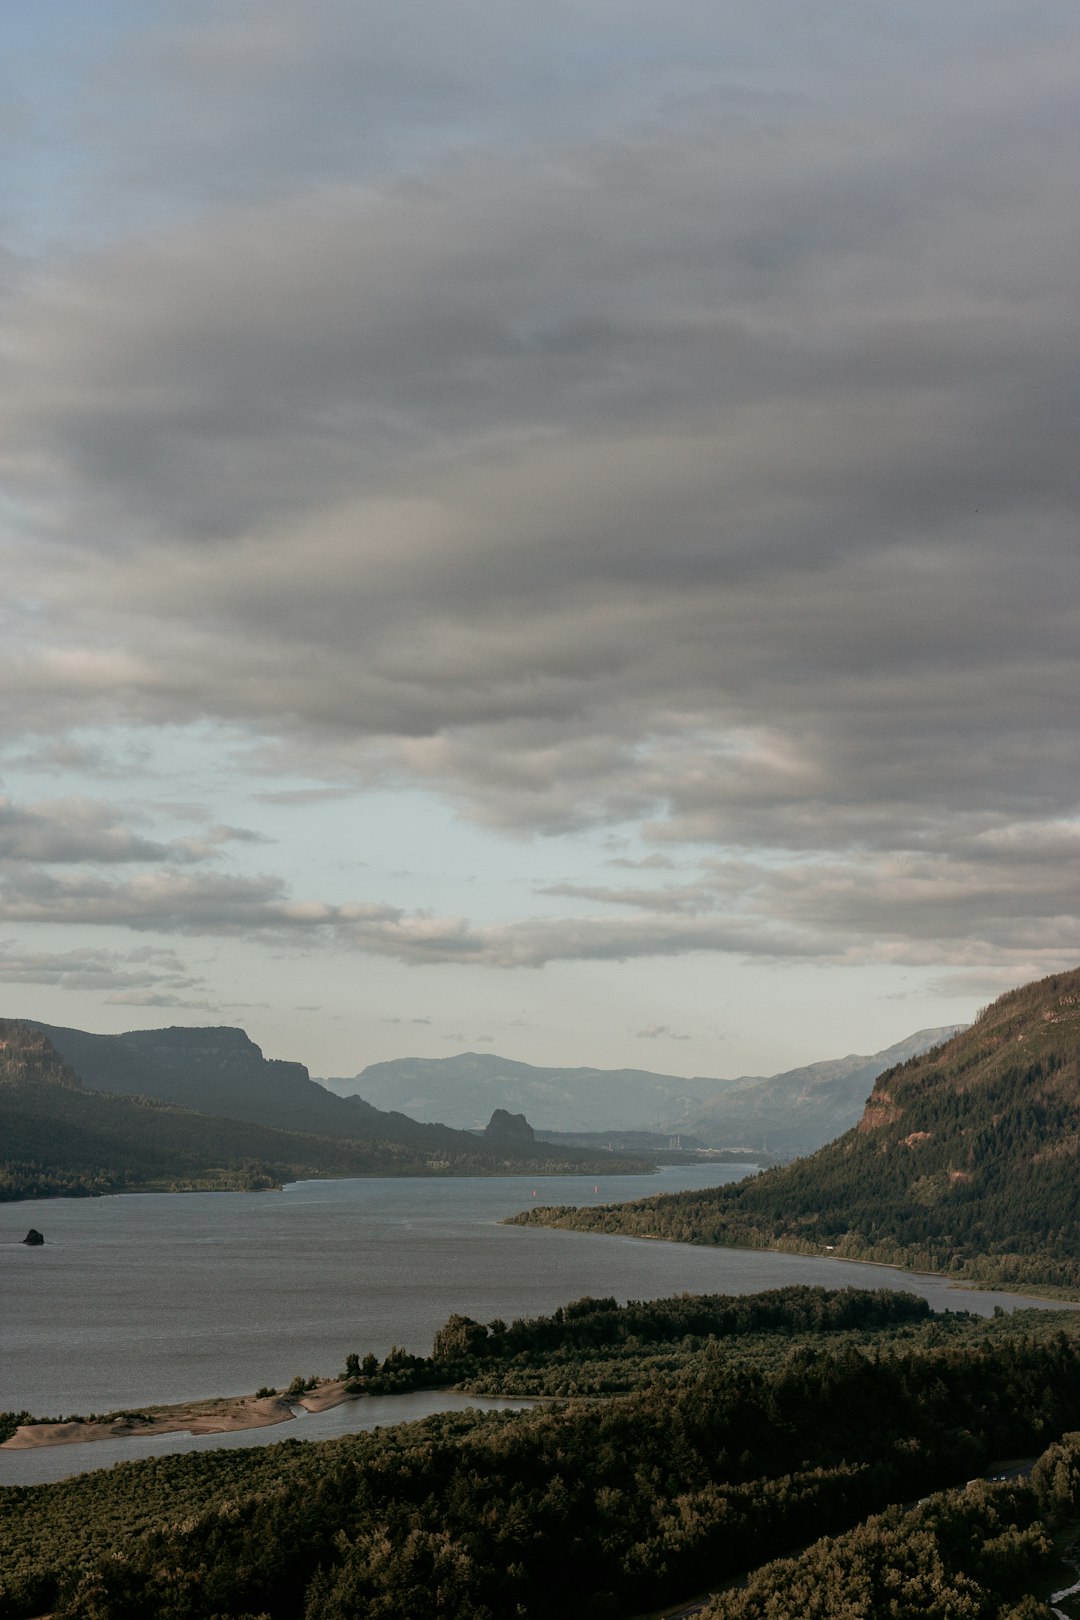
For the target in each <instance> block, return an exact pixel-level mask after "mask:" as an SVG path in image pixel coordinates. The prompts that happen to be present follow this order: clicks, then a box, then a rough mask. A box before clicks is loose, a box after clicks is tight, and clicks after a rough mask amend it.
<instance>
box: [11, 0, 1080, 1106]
mask: <svg viewBox="0 0 1080 1620" xmlns="http://www.w3.org/2000/svg"><path fill="white" fill-rule="evenodd" d="M3 30H4V34H5V40H4V50H3V52H2V53H0V140H2V150H3V153H4V159H3V162H4V174H3V184H2V185H0V479H2V490H3V494H2V497H0V550H2V563H0V566H2V579H3V586H4V588H3V591H2V594H0V693H2V699H3V730H2V734H0V742H2V753H0V980H2V984H0V989H2V1010H3V1011H4V1012H5V1013H7V1014H8V1015H17V1014H20V1013H22V1014H25V1015H32V1016H37V1017H40V1018H45V1019H48V1020H51V1021H54V1022H61V1023H73V1024H77V1025H80V1026H81V1027H84V1028H90V1029H96V1030H119V1029H126V1028H132V1027H144V1026H155V1025H161V1024H167V1023H177V1022H180V1023H202V1024H206V1023H210V1024H216V1023H238V1024H243V1025H244V1026H245V1027H246V1028H247V1029H248V1030H249V1031H250V1032H251V1034H252V1036H253V1037H254V1038H255V1039H256V1040H257V1041H259V1043H260V1044H261V1045H262V1046H263V1047H264V1049H265V1050H266V1051H267V1052H268V1054H270V1055H274V1056H282V1057H292V1058H298V1059H301V1060H302V1061H305V1062H307V1063H308V1064H309V1066H310V1067H311V1069H312V1071H313V1072H314V1073H317V1074H351V1073H354V1072H355V1071H356V1070H358V1069H359V1068H361V1067H362V1066H363V1065H364V1064H365V1063H368V1062H372V1061H375V1060H377V1059H381V1058H386V1057H393V1056H399V1055H404V1054H406V1053H415V1054H421V1055H426V1056H441V1055H448V1054H449V1053H451V1052H454V1051H457V1050H461V1049H462V1048H466V1047H468V1048H478V1049H480V1050H484V1049H485V1048H486V1049H488V1050H494V1051H500V1052H503V1053H505V1054H507V1055H510V1056H514V1057H519V1058H523V1059H525V1060H527V1061H533V1062H544V1063H567V1064H575V1063H595V1064H601V1065H610V1066H615V1065H634V1066H639V1067H646V1068H654V1069H661V1070H668V1071H674V1072H679V1073H708V1074H732V1075H734V1074H740V1073H768V1072H772V1071H775V1070H778V1069H781V1068H784V1067H787V1066H790V1065H792V1064H796V1063H799V1062H803V1061H808V1060H812V1059H815V1058H820V1057H827V1056H833V1055H837V1054H839V1053H843V1052H847V1051H852V1050H856V1051H873V1050H876V1049H878V1048H880V1047H882V1046H885V1045H887V1044H889V1043H891V1042H892V1041H895V1040H898V1039H900V1038H901V1037H902V1036H904V1035H906V1034H908V1033H910V1032H911V1031H912V1030H914V1029H917V1028H919V1027H921V1026H924V1025H928V1024H929V1025H938V1024H945V1023H948V1022H953V1021H959V1020H961V1019H965V1018H968V1017H970V1016H971V1015H972V1014H973V1012H974V1011H975V1010H976V1009H977V1008H978V1007H979V1006H980V1005H981V1004H982V1003H984V1002H985V1001H987V1000H988V999H990V998H991V997H992V996H993V995H995V994H997V993H998V992H999V991H1000V990H1001V989H1004V988H1006V987H1007V986H1008V985H1010V984H1014V983H1017V982H1020V981H1022V980H1025V979H1028V978H1031V977H1036V976H1039V975H1041V974H1044V973H1048V972H1052V971H1055V970H1058V969H1060V968H1064V967H1068V966H1074V965H1076V963H1077V962H1078V961H1080V938H1078V927H1077V914H1078V911H1080V905H1078V899H1077V879H1078V875H1080V821H1078V778H1077V747H1076V741H1077V696H1078V691H1077V684H1078V683H1077V646H1078V628H1080V625H1078V619H1080V555H1078V524H1077V472H1078V466H1080V458H1078V455H1077V443H1078V429H1080V421H1078V416H1080V412H1078V378H1080V325H1078V322H1077V310H1078V291H1080V273H1078V266H1080V243H1078V241H1077V236H1078V234H1080V233H1078V229H1077V221H1078V218H1080V210H1078V190H1080V186H1078V181H1080V154H1078V145H1077V128H1078V107H1077V100H1078V86H1080V15H1078V13H1077V10H1076V7H1075V5H1074V4H1072V3H1071V0H949V3H946V4H943V3H942V0H906V3H905V4H904V5H902V6H868V5H866V4H865V0H820V3H819V4H816V5H814V6H805V5H802V4H798V3H796V0H745V3H744V0H667V3H666V4H665V5H663V6H659V5H657V4H655V3H649V4H643V3H641V0H572V3H568V0H547V3H545V4H544V5H539V4H534V3H531V0H457V3H456V4H454V5H447V4H445V0H305V3H304V5H302V6H301V5H299V4H297V3H296V0H156V3H155V4H154V5H153V6H146V5H145V4H144V3H142V0H102V3H100V4H97V5H94V6H92V7H88V6H86V5H85V3H84V0H36V3H35V4H34V5H32V6H31V5H26V6H19V7H14V8H10V11H9V14H8V15H7V16H6V18H5V20H4V23H3Z"/></svg>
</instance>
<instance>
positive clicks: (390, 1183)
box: [0, 1165, 1042, 1484]
mask: <svg viewBox="0 0 1080 1620" xmlns="http://www.w3.org/2000/svg"><path fill="white" fill-rule="evenodd" d="M747 1169H748V1167H747V1166H745V1165H744V1166H734V1165H708V1166H670V1167H665V1168H664V1169H663V1170H662V1171H661V1172H660V1174H659V1175H657V1176H649V1177H642V1176H608V1177H603V1178H601V1179H600V1180H599V1181H598V1182H594V1181H593V1180H591V1179H590V1180H588V1181H584V1180H583V1179H582V1178H581V1177H578V1176H573V1177H570V1176H567V1177H549V1178H544V1179H542V1180H537V1179H533V1178H525V1177H520V1176H519V1177H500V1178H487V1177H448V1178H445V1179H432V1180H423V1179H417V1178H411V1177H410V1178H401V1179H385V1180H371V1179H365V1180H353V1181H315V1182H297V1183H295V1184H293V1185H291V1186H288V1187H286V1188H285V1189H284V1190H283V1191H282V1192H279V1193H260V1194H253V1193H182V1194H167V1193H156V1194H128V1195H125V1196H121V1197H110V1198H93V1199H49V1200H42V1201H37V1202H27V1203H14V1204H3V1205H0V1410H16V1411H18V1410H27V1411H30V1412H33V1413H34V1414H35V1415H37V1416H51V1417H59V1416H66V1415H68V1414H72V1413H81V1414H86V1413H90V1412H107V1411H112V1410H116V1409H119V1408H129V1409H138V1408H139V1407H141V1406H145V1405H151V1404H159V1403H163V1402H175V1401H183V1400H193V1399H196V1398H198V1397H201V1396H209V1395H236V1394H245V1393H249V1392H251V1391H252V1390H254V1389H256V1388H258V1387H259V1386H261V1385H264V1384H267V1385H272V1386H274V1387H275V1388H279V1389H280V1388H282V1387H283V1386H284V1385H286V1384H287V1383H289V1381H290V1380H291V1379H292V1378H293V1376H294V1375H295V1374H297V1373H301V1374H304V1375H308V1374H311V1373H318V1374H322V1375H331V1374H333V1373H336V1372H338V1371H339V1370H340V1369H341V1367H342V1365H343V1362H344V1358H345V1355H346V1354H347V1353H348V1352H349V1351H352V1350H355V1351H357V1352H359V1353H360V1354H361V1355H363V1354H365V1353H366V1352H368V1351H369V1350H370V1351H373V1352H374V1353H375V1354H376V1355H378V1356H380V1357H381V1356H383V1355H385V1354H386V1352H387V1351H388V1350H389V1349H390V1347H391V1346H392V1345H394V1344H397V1345H401V1346H402V1347H403V1348H405V1349H407V1350H411V1351H414V1352H416V1353H425V1354H426V1353H427V1352H428V1351H429V1350H430V1348H431V1341H432V1338H433V1336H434V1333H435V1330H436V1329H437V1328H438V1327H439V1326H440V1324H441V1323H442V1322H444V1321H445V1320H446V1318H447V1317H448V1316H449V1315H451V1313H453V1312H454V1311H460V1312H463V1313H464V1314H466V1315H468V1316H472V1317H475V1318H477V1319H478V1320H480V1321H490V1320H491V1319H492V1318H493V1317H496V1316H501V1317H503V1318H504V1319H505V1320H507V1321H509V1320H511V1319H512V1318H513V1317H515V1316H537V1315H541V1314H546V1313H548V1312H550V1311H551V1310H553V1309H554V1308H555V1307H556V1306H557V1305H562V1304H565V1303H566V1302H567V1301H569V1300H572V1299H578V1298H580V1297H581V1296H582V1295H583V1294H594V1295H601V1296H603V1295H608V1294H613V1295H615V1296H616V1297H617V1298H618V1299H620V1300H625V1299H650V1298H655V1297H659V1296H661V1295H671V1294H678V1293H682V1292H692V1293H731V1294H744V1293H753V1292H757V1291H758V1290H760V1289H764V1288H780V1287H785V1286H787V1285H789V1284H792V1283H808V1284H821V1285H822V1286H825V1287H831V1288H842V1287H847V1286H852V1285H854V1286H856V1287H865V1288H876V1287H881V1286H885V1287H890V1288H905V1289H909V1290H911V1291H913V1292H915V1293H918V1294H922V1295H923V1296H924V1297H925V1298H926V1299H928V1300H929V1301H930V1303H931V1305H933V1306H934V1307H935V1308H937V1309H950V1308H951V1309H953V1310H971V1311H977V1312H980V1313H981V1314H984V1315H988V1314H990V1313H991V1312H992V1310H993V1308H994V1306H995V1305H997V1304H1003V1305H1005V1306H1006V1307H1009V1308H1011V1307H1012V1306H1016V1305H1022V1304H1033V1303H1042V1302H1040V1301H1032V1300H1029V1299H1022V1298H1019V1297H1016V1296H1009V1295H1003V1294H995V1293H980V1292H967V1291H964V1292H960V1291H957V1290H953V1289H950V1287H949V1285H948V1284H947V1283H946V1282H945V1281H944V1280H943V1279H941V1278H936V1277H929V1276H917V1275H913V1274H908V1273H901V1272H897V1271H895V1270H891V1269H889V1268H886V1267H881V1266H865V1265H858V1264H855V1263H853V1262H850V1261H843V1260H831V1259H826V1258H821V1259H814V1258H808V1257H803V1256H798V1255H786V1254H771V1253H766V1252H764V1251H760V1250H738V1249H708V1248H693V1247H691V1246H689V1245H684V1244H674V1243H660V1242H651V1241H645V1240H642V1239H639V1238H623V1237H599V1236H593V1235H592V1234H587V1233H578V1232H560V1231H552V1230H545V1229H543V1228H540V1227H516V1226H503V1225H501V1224H500V1222H501V1220H502V1217H503V1216H505V1215H509V1214H512V1213H513V1212H514V1211H515V1210H518V1209H521V1208H523V1207H525V1206H527V1205H529V1204H531V1203H534V1202H535V1203H579V1204H597V1203H609V1202H615V1201H617V1200H620V1199H626V1198H636V1197H641V1196H642V1195H644V1194H646V1193H654V1192H659V1191H672V1192H674V1191H678V1190H682V1189H685V1188H690V1187H700V1186H706V1185H715V1184H718V1183H721V1182H725V1181H732V1180H736V1179H739V1178H740V1177H741V1176H743V1175H745V1174H746V1173H747ZM31 1226H34V1227H37V1228H38V1229H39V1230H40V1231H41V1232H43V1233H44V1235H45V1240H46V1241H45V1245H44V1247H43V1248H28V1247H26V1246H25V1245H23V1243H22V1242H21V1239H22V1238H23V1236H24V1235H25V1234H26V1231H27V1229H28V1228H29V1227H31ZM366 1404H367V1403H364V1402H358V1403H351V1404H350V1406H349V1407H347V1408H341V1409H339V1411H341V1412H342V1413H343V1414H347V1413H350V1412H352V1413H358V1409H359V1408H360V1407H363V1406H365V1405H366ZM417 1415H419V1414H417ZM328 1416H332V1414H328ZM368 1420H370V1413H369V1414H367V1416H366V1417H365V1418H364V1421H368ZM312 1421H313V1420H309V1419H301V1420H299V1422H298V1423H297V1424H296V1425H295V1426H294V1425H293V1424H287V1425H283V1426H279V1427H278V1428H276V1429H269V1430H259V1431H254V1433H255V1434H256V1435H257V1436H259V1437H262V1436H265V1437H266V1438H267V1439H278V1438H284V1437H285V1435H286V1433H288V1434H298V1433H301V1432H302V1433H303V1434H304V1435H305V1436H308V1435H314V1432H315V1431H314V1429H313V1428H312V1426H311V1425H312ZM334 1421H335V1423H336V1424H338V1425H340V1424H341V1423H343V1422H345V1421H347V1418H346V1417H345V1416H343V1417H341V1418H338V1419H335V1420H334ZM356 1421H357V1422H359V1421H360V1418H359V1415H358V1416H357V1419H356ZM383 1421H394V1420H393V1419H391V1418H384V1419H383ZM333 1432H340V1428H335V1429H334V1431H333ZM213 1439H214V1440H215V1442H216V1443H223V1440H224V1441H225V1442H228V1443H244V1442H243V1441H240V1440H238V1439H237V1437H236V1436H228V1437H213ZM100 1444H102V1445H111V1444H112V1442H101V1443H100ZM125 1444H131V1445H132V1447H133V1449H131V1450H129V1451H126V1452H124V1453H123V1454H124V1455H126V1456H134V1455H138V1454H144V1453H143V1452H138V1451H136V1450H135V1449H134V1444H135V1443H132V1442H126V1443H125ZM140 1444H149V1443H140ZM152 1444H154V1445H155V1446H158V1447H161V1448H164V1447H165V1444H166V1442H165V1440H164V1439H163V1440H161V1441H155V1442H153V1443H152ZM57 1449H66V1450H68V1451H71V1450H73V1449H74V1450H78V1451H91V1450H92V1451H93V1452H94V1455H95V1457H98V1456H102V1454H101V1453H100V1452H99V1451H98V1450H97V1449H96V1448H94V1447H77V1448H70V1447H69V1448H53V1453H55V1451H56V1450H57ZM29 1455H31V1454H29V1453H25V1452H0V1484H4V1483H15V1469H16V1464H15V1462H14V1459H16V1458H24V1457H28V1456H29ZM38 1455H41V1454H40V1453H39V1454H38ZM102 1460H104V1457H102ZM72 1465H74V1459H72ZM23 1466H28V1465H23ZM41 1466H42V1467H44V1466H45V1465H44V1464H42V1465H41ZM67 1471H68V1472H71V1471H74V1466H72V1467H69V1468H68V1469H67ZM20 1477H21V1476H20ZM38 1477H45V1476H38Z"/></svg>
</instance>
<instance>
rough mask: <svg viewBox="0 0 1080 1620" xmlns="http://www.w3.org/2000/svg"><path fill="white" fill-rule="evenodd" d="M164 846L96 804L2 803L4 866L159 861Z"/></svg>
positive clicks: (1, 857)
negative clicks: (139, 832)
mask: <svg viewBox="0 0 1080 1620" xmlns="http://www.w3.org/2000/svg"><path fill="white" fill-rule="evenodd" d="M168 854H169V850H168V848H167V846H166V845H165V844H161V843H155V842H154V841H153V840H151V839H147V838H143V837H140V836H139V835H138V834H137V833H135V832H133V831H132V829H131V828H130V827H127V826H124V825H123V824H122V822H121V821H120V819H119V813H118V812H117V810H116V809H115V808H114V807H113V806H111V805H108V804H103V803H101V802H100V801H98V800H95V799H84V798H69V799H54V800H51V801H48V802H45V803H42V804H32V805H20V804H16V803H15V802H13V801H12V800H11V799H10V798H8V797H7V796H6V795H5V796H3V797H0V861H50V862H52V861H55V862H62V863H65V864H70V863H77V862H81V861H103V862H107V863H109V864H112V863H114V862H128V861H155V862H156V861H160V860H163V859H164V858H166V856H167V855H168Z"/></svg>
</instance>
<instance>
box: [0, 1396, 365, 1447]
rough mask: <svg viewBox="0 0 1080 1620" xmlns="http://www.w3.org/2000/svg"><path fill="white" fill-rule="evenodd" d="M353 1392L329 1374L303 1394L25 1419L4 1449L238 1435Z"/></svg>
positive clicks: (326, 1408) (323, 1406)
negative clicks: (63, 1418) (97, 1415)
mask: <svg viewBox="0 0 1080 1620" xmlns="http://www.w3.org/2000/svg"><path fill="white" fill-rule="evenodd" d="M359 1399H361V1397H360V1396H359V1395H351V1394H349V1392H348V1390H347V1389H346V1387H345V1380H344V1379H343V1378H328V1379H326V1380H325V1382H324V1383H321V1384H318V1385H317V1386H316V1387H315V1388H314V1389H311V1390H307V1391H305V1393H304V1394H303V1395H295V1396H288V1395H284V1394H282V1395H221V1396H214V1397H211V1398H210V1399H208V1400H195V1401H181V1402H178V1403H177V1404H176V1405H175V1406H154V1407H150V1408H149V1409H148V1410H147V1411H146V1412H145V1413H141V1414H130V1415H129V1414H127V1413H123V1412H121V1413H118V1414H117V1415H116V1416H115V1417H112V1418H109V1417H106V1418H101V1419H97V1420H90V1419H75V1420H73V1421H71V1422H67V1423H20V1425H19V1427H18V1428H17V1429H16V1430H15V1433H14V1434H13V1435H11V1436H10V1437H9V1438H8V1439H7V1440H4V1441H3V1442H0V1451H30V1450H34V1449H36V1448H38V1447H40V1446H67V1445H82V1444H85V1443H86V1442H87V1441H91V1440H125V1439H132V1440H134V1439H146V1438H148V1437H150V1438H152V1437H154V1436H155V1435H159V1434H234V1433H236V1432H237V1431H238V1430H241V1429H265V1428H270V1427H271V1426H272V1425H273V1424H276V1423H292V1422H295V1421H296V1413H295V1412H294V1411H293V1407H295V1406H302V1407H303V1408H304V1410H305V1411H307V1412H312V1413H314V1412H328V1411H329V1410H330V1408H331V1407H334V1406H341V1405H342V1404H343V1403H344V1402H345V1401H351V1400H359Z"/></svg>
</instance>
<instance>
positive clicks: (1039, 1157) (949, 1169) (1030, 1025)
mask: <svg viewBox="0 0 1080 1620" xmlns="http://www.w3.org/2000/svg"><path fill="white" fill-rule="evenodd" d="M1078 1217H1080V970H1078V971H1074V972H1072V973H1067V974H1059V975H1057V976H1055V977H1054V978H1051V979H1046V980H1043V981H1042V982H1041V983H1039V984H1036V985H1029V986H1026V987H1025V988H1024V989H1021V990H1016V991H1012V992H1011V993H1010V994H1009V995H1006V996H1003V997H1002V998H1001V999H1000V1000H999V1001H997V1002H995V1003H994V1004H993V1006H991V1007H989V1008H987V1009H986V1011H985V1012H984V1013H982V1014H981V1015H980V1017H979V1019H978V1020H977V1021H976V1023H975V1024H974V1025H972V1027H971V1028H970V1029H969V1030H966V1031H964V1032H963V1033H962V1034H960V1035H957V1036H956V1037H954V1039H953V1040H951V1041H949V1042H947V1043H946V1045H944V1046H942V1047H939V1048H937V1050H935V1051H933V1052H930V1053H927V1054H926V1055H924V1056H922V1057H918V1058H913V1059H911V1060H910V1061H909V1062H907V1063H905V1064H902V1065H901V1066H900V1067H898V1068H895V1069H892V1070H890V1071H889V1072H888V1073H887V1074H884V1075H882V1076H881V1078H880V1079H879V1080H878V1082H877V1084H876V1086H875V1087H874V1091H873V1095H872V1096H871V1098H870V1101H869V1103H868V1104H867V1108H866V1112H865V1114H864V1116H863V1119H862V1121H861V1123H860V1124H859V1125H858V1126H857V1127H855V1129H854V1130H851V1131H848V1132H847V1134H846V1135H845V1136H842V1137H840V1138H839V1140H838V1141H836V1142H833V1143H831V1144H830V1145H829V1146H828V1147H825V1148H822V1149H820V1150H819V1151H818V1152H817V1153H815V1154H813V1155H811V1156H810V1157H808V1158H806V1159H800V1160H798V1161H796V1162H795V1163H794V1164H790V1165H787V1166H784V1167H783V1168H778V1169H773V1170H768V1171H766V1172H765V1173H764V1174H762V1175H760V1176H758V1177H756V1178H754V1179H753V1180H748V1181H743V1182H740V1183H738V1184H736V1185H733V1186H728V1187H721V1188H711V1189H708V1190H706V1191H702V1192H690V1193H674V1194H669V1195H664V1196H660V1197H656V1198H649V1199H644V1200H642V1201H640V1202H635V1203H631V1204H622V1205H605V1206H601V1207H600V1208H594V1209H588V1210H575V1209H569V1208H559V1209H550V1208H539V1209H531V1210H528V1211H525V1212H523V1213H522V1214H521V1215H518V1216H515V1217H514V1219H515V1220H516V1221H518V1222H521V1223H528V1222H535V1223H537V1224H540V1225H550V1226H564V1227H571V1228H573V1229H575V1230H579V1231H590V1232H621V1233H630V1234H634V1235H637V1236H642V1237H645V1236H647V1237H662V1238H671V1239H674V1240H676V1241H679V1242H684V1243H709V1244H727V1245H732V1246H739V1247H748V1248H778V1249H788V1250H792V1251H794V1252H796V1253H800V1254H822V1253H832V1254H835V1255H837V1256H838V1257H841V1258H847V1259H857V1260H872V1261H877V1262H879V1263H886V1264H892V1265H900V1266H908V1267H912V1268H914V1269H916V1270H925V1271H942V1272H948V1273H950V1274H951V1275H953V1276H955V1277H958V1278H964V1279H966V1280H970V1281H973V1282H980V1283H985V1284H989V1285H990V1286H992V1287H1021V1288H1024V1287H1038V1286H1047V1287H1049V1288H1055V1289H1058V1290H1064V1291H1067V1292H1070V1293H1073V1294H1075V1292H1076V1291H1077V1290H1080V1219H1078Z"/></svg>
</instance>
